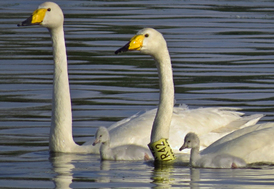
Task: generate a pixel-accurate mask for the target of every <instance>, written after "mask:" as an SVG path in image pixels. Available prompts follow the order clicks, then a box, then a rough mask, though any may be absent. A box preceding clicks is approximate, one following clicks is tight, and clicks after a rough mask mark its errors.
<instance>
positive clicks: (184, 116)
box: [18, 2, 260, 153]
mask: <svg viewBox="0 0 274 189" xmlns="http://www.w3.org/2000/svg"><path fill="white" fill-rule="evenodd" d="M63 22H64V16H63V12H62V10H61V8H60V7H59V6H58V5H57V4H55V3H53V2H45V3H43V4H41V5H40V6H39V7H38V9H37V10H36V11H34V12H33V14H32V16H31V17H29V18H28V19H27V20H26V21H24V22H22V23H20V24H18V25H19V26H27V25H40V26H43V27H46V28H48V30H49V32H50V35H51V39H52V47H53V56H54V79H53V100H52V120H51V128H50V138H49V148H50V151H52V152H66V153H99V146H98V145H96V146H93V145H92V143H93V140H90V141H88V142H86V143H84V144H83V145H78V144H76V143H75V142H74V140H73V135H72V115H71V99H70V91H69V81H68V72H67V56H66V46H65V40H64V31H63ZM155 114H156V109H153V110H150V111H147V112H145V113H143V114H141V115H134V116H132V117H130V118H127V119H124V120H122V121H120V122H118V123H115V124H114V125H112V126H110V127H109V128H108V129H109V133H110V137H111V147H115V146H120V145H125V144H138V145H141V146H144V147H147V144H148V143H149V137H150V132H151V128H152V123H153V120H154V117H155ZM241 115H242V114H241V113H239V112H236V111H234V109H230V108H228V109H225V108H201V109H194V110H189V109H187V108H184V107H178V108H174V110H173V118H172V122H171V130H170V135H171V136H172V138H170V144H171V146H172V147H173V148H174V149H179V146H177V145H178V144H180V141H181V140H182V138H180V137H182V136H183V133H185V132H188V131H194V132H197V131H198V132H199V133H198V132H197V133H198V134H202V133H203V134H206V133H212V135H214V137H212V138H211V137H207V138H205V139H206V140H202V139H201V145H204V146H208V145H209V144H210V143H211V142H213V141H215V140H216V139H218V138H220V137H221V136H223V135H224V134H227V133H229V132H231V131H233V130H235V129H237V128H239V127H242V126H246V125H250V124H252V123H254V122H255V123H256V122H257V121H258V120H259V119H260V115H259V116H254V117H253V116H252V117H247V118H242V117H241ZM197 117H199V119H197ZM209 125H210V126H209ZM229 125H230V126H229ZM226 126H229V127H226ZM231 126H233V127H231ZM225 127H226V129H225V130H223V129H220V128H225ZM121 139H123V140H121Z"/></svg>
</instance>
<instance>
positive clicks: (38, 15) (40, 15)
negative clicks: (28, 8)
mask: <svg viewBox="0 0 274 189" xmlns="http://www.w3.org/2000/svg"><path fill="white" fill-rule="evenodd" d="M47 11H48V9H45V8H41V9H37V10H35V11H34V12H33V13H32V15H31V16H30V17H29V18H28V19H26V20H25V21H23V22H21V23H19V24H17V26H30V25H39V24H41V22H43V20H44V18H45V15H46V12H47Z"/></svg>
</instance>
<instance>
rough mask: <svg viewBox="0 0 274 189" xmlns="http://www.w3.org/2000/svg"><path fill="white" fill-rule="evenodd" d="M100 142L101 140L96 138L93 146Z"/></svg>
mask: <svg viewBox="0 0 274 189" xmlns="http://www.w3.org/2000/svg"><path fill="white" fill-rule="evenodd" d="M98 143H100V140H98V139H95V141H94V142H93V144H92V145H93V146H95V145H96V144H98Z"/></svg>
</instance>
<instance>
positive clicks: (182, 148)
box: [179, 144, 187, 151]
mask: <svg viewBox="0 0 274 189" xmlns="http://www.w3.org/2000/svg"><path fill="white" fill-rule="evenodd" d="M186 148H187V146H185V144H183V146H181V148H180V149H179V151H182V150H184V149H186Z"/></svg>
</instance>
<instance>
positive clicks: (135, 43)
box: [115, 34, 145, 54]
mask: <svg viewBox="0 0 274 189" xmlns="http://www.w3.org/2000/svg"><path fill="white" fill-rule="evenodd" d="M144 38H145V36H144V35H142V34H140V35H135V36H134V37H133V38H131V40H130V41H129V42H128V43H127V44H126V45H125V46H123V47H121V48H120V49H118V50H117V51H115V54H118V53H121V52H127V51H134V50H137V51H139V50H141V48H142V46H143V41H144Z"/></svg>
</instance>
